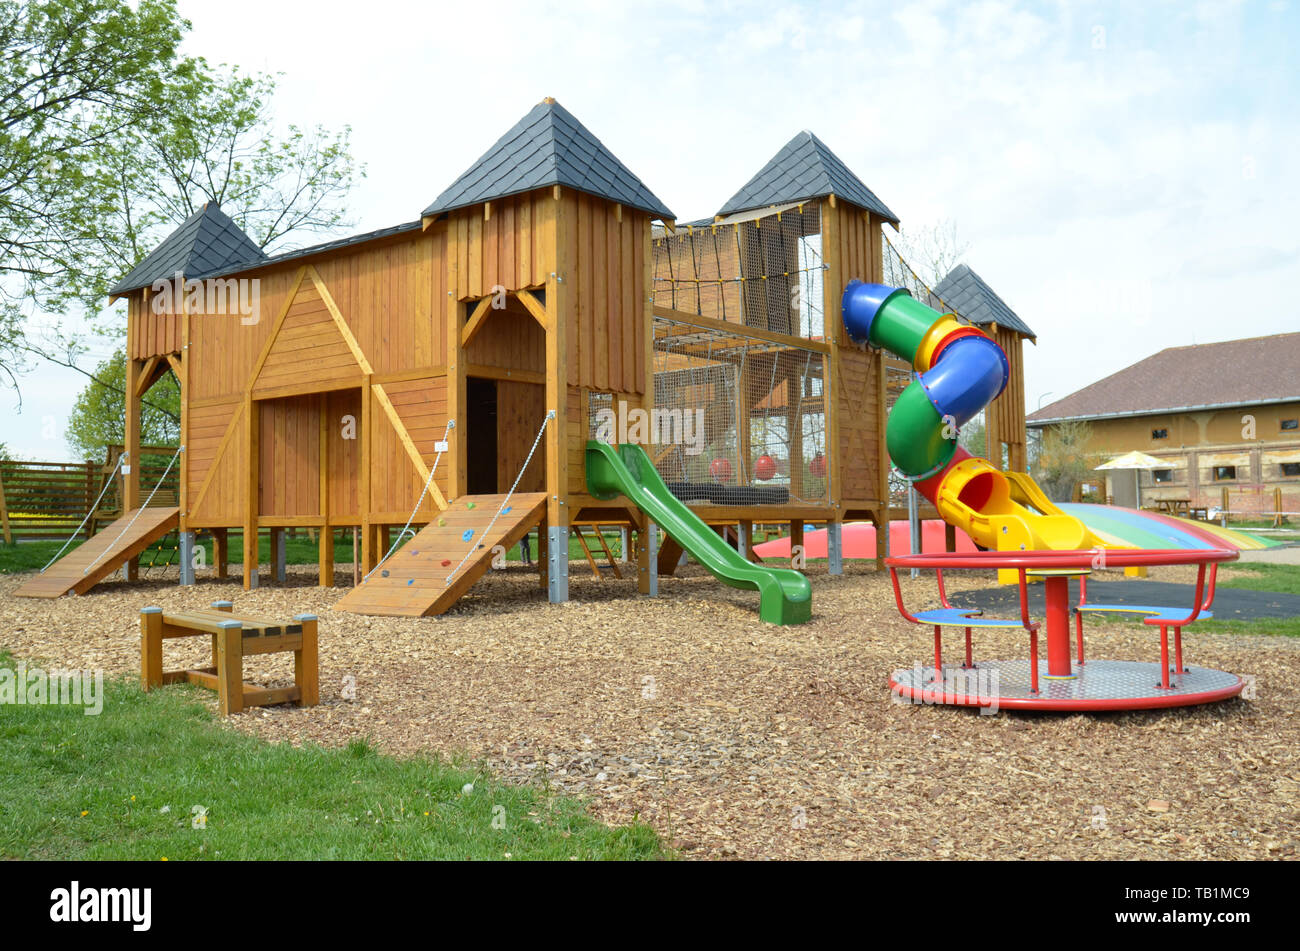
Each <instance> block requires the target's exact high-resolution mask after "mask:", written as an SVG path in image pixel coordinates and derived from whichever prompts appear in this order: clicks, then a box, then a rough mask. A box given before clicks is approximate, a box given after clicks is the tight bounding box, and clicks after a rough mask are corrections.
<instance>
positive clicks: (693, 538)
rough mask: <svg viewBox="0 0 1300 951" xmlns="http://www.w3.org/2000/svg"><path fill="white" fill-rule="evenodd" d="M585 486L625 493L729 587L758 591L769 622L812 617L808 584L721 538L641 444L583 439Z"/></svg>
mask: <svg viewBox="0 0 1300 951" xmlns="http://www.w3.org/2000/svg"><path fill="white" fill-rule="evenodd" d="M587 489H588V491H589V492H591V494H592V495H594V496H595V497H596V498H598V499H613V498H617V497H618V496H619V495H626V496H627V497H628V498H629V499H631V500H632V502H633V504H635V505H636V507H637V508H639V509H640V510H641V511H643V512H645V513H646V514H647V515H649V516H650V519H651V520H652V521H653V522H654V523H655V524H656V525H658V526H659V527H660V528H662V529H663V530H664V531H665V532H667V533H668V535H669V537H670V538H672V540H673V541H675V542H676V543H677V544H679V545H681V546H682V548H683V550H685V551H688V552H690V553H691V554H692V555H693V556H694V557H695V559H696V560H697V561H698V562H699V563H700V564H702V565H703V566H704V567H705V568H707V569H708V570H709V572H710V573H711V574H712V575H713V577H715V578H717V579H718V580H719V581H721V582H722V583H723V584H727V585H730V586H731V587H733V588H750V589H753V590H756V591H758V595H759V616H760V617H761V618H762V619H763V620H764V621H768V622H770V623H772V624H802V623H803V622H804V621H807V620H808V619H809V618H810V617H812V586H811V585H809V583H808V579H807V578H805V577H804V576H803V575H801V574H799V572H797V571H794V570H792V569H790V568H767V567H764V566H763V565H756V564H754V563H753V562H752V561H750V560H749V559H748V558H746V557H745V556H744V555H742V554H740V553H739V552H738V551H736V549H734V548H732V547H731V546H730V545H728V544H727V543H726V542H724V541H723V540H722V539H721V538H720V537H719V536H718V533H717V532H715V531H714V530H713V529H711V528H709V526H708V525H706V524H705V523H704V522H703V521H702V520H701V519H700V517H699V516H698V515H696V514H695V513H694V512H692V511H691V510H690V508H688V507H687V506H686V505H684V504H682V502H681V501H679V500H678V499H677V497H676V496H674V495H673V494H672V493H671V492H669V491H668V486H666V485H665V484H664V480H663V479H662V478H660V476H659V473H658V472H657V471H655V467H654V463H653V462H651V461H650V457H649V456H647V455H646V454H645V450H644V449H642V448H641V447H640V446H636V445H632V444H630V443H624V444H623V445H620V446H611V445H608V444H607V443H603V442H597V441H596V440H591V441H589V442H588V443H587Z"/></svg>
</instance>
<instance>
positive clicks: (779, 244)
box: [651, 202, 825, 340]
mask: <svg viewBox="0 0 1300 951" xmlns="http://www.w3.org/2000/svg"><path fill="white" fill-rule="evenodd" d="M651 253H652V256H653V264H654V302H655V305H656V306H659V307H667V308H670V309H672V310H679V311H683V312H685V313H689V314H698V315H700V316H704V317H712V318H715V319H717V320H726V321H731V322H734V323H738V324H744V325H746V326H749V327H758V328H760V329H763V330H771V331H775V332H777V333H784V334H792V335H794V336H797V337H805V338H807V339H813V340H820V339H821V338H822V336H823V334H824V333H825V323H824V319H823V313H822V273H823V271H824V270H825V265H824V264H823V261H822V247H821V209H820V207H819V205H818V204H817V203H816V202H806V203H803V204H791V205H782V206H777V207H775V208H769V209H764V210H762V211H757V212H746V213H744V214H739V215H732V216H730V217H728V218H724V219H722V220H720V221H715V222H707V221H706V222H699V223H695V224H687V225H681V226H679V227H678V230H677V232H676V233H675V234H670V233H669V232H667V231H666V230H665V229H663V228H662V227H657V228H656V230H655V232H654V240H653V241H652V250H651Z"/></svg>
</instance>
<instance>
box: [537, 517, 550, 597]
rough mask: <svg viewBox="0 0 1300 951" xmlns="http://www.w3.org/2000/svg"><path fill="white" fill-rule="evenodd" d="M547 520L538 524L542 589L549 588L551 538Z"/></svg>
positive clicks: (539, 578)
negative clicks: (548, 570)
mask: <svg viewBox="0 0 1300 951" xmlns="http://www.w3.org/2000/svg"><path fill="white" fill-rule="evenodd" d="M546 529H547V526H546V522H545V521H543V522H542V524H540V525H539V526H537V582H538V584H540V585H541V586H542V590H543V591H546V590H547V589H548V588H549V578H548V577H547V560H548V557H547V556H548V554H549V539H550V532H548V531H547V530H546Z"/></svg>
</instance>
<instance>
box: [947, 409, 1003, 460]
mask: <svg viewBox="0 0 1300 951" xmlns="http://www.w3.org/2000/svg"><path fill="white" fill-rule="evenodd" d="M987 443H988V439H987V438H986V436H985V428H984V414H983V413H981V414H980V415H979V416H976V417H975V418H974V419H972V420H971V421H970V422H969V423H967V424H966V425H965V426H963V427H962V429H961V433H960V435H958V437H957V444H958V445H959V446H961V447H962V448H963V449H965V450H966V451H967V452H969V453H970V454H971V455H972V456H979V457H981V458H985V457H986V453H987V449H986V448H985V447H986V445H987ZM991 461H992V462H993V464H994V465H998V464H999V463H1000V462H1001V460H1000V459H993V460H991Z"/></svg>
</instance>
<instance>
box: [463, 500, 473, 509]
mask: <svg viewBox="0 0 1300 951" xmlns="http://www.w3.org/2000/svg"><path fill="white" fill-rule="evenodd" d="M473 507H474V503H473V502H466V503H465V508H467V509H472V508H473Z"/></svg>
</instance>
